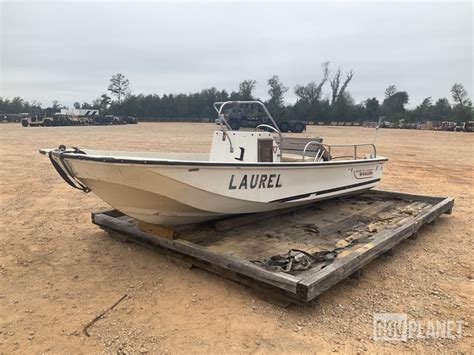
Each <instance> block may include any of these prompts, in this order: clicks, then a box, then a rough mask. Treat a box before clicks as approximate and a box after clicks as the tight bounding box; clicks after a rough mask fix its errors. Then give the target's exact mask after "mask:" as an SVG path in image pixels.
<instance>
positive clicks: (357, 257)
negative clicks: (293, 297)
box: [298, 198, 454, 301]
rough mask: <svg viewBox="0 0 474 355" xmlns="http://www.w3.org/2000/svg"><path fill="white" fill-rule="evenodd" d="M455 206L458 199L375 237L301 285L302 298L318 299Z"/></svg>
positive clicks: (446, 202) (443, 202) (434, 207)
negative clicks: (323, 293) (317, 297)
mask: <svg viewBox="0 0 474 355" xmlns="http://www.w3.org/2000/svg"><path fill="white" fill-rule="evenodd" d="M453 204H454V199H452V198H445V199H444V200H443V201H441V202H439V203H438V204H436V205H435V206H432V207H431V208H430V209H429V210H428V211H425V212H424V213H422V214H421V215H419V216H417V217H415V218H414V220H413V221H411V222H410V223H408V224H406V225H402V226H400V227H398V228H396V229H392V230H390V229H386V230H383V231H382V232H380V233H378V234H377V235H376V236H375V237H374V242H372V243H367V244H366V245H365V246H364V247H362V248H359V249H358V250H356V251H355V252H353V253H351V254H349V255H347V256H346V257H344V258H341V259H337V260H336V261H335V262H334V263H333V264H331V265H329V266H327V267H326V268H324V269H322V270H321V271H319V272H317V273H315V274H311V275H309V276H307V277H306V278H304V279H303V280H302V281H300V282H299V284H298V294H299V295H300V297H302V298H303V299H305V300H306V301H310V300H312V299H314V298H315V297H316V296H318V295H320V294H321V293H322V292H324V291H326V290H327V289H329V288H330V287H331V286H333V285H335V284H336V283H338V282H339V281H341V280H343V279H344V278H346V277H348V276H349V275H351V274H352V273H354V272H355V271H356V270H358V269H360V268H361V267H363V266H364V265H366V264H368V263H369V262H370V261H372V260H373V259H375V258H376V257H378V256H379V255H381V254H383V253H385V252H387V251H388V250H390V249H392V248H393V247H394V246H396V245H397V244H399V243H400V242H402V241H403V240H404V239H406V238H408V237H409V236H411V235H412V234H414V233H416V232H417V231H418V229H419V228H420V227H421V226H422V225H424V224H426V223H429V222H431V221H433V220H435V219H436V218H437V217H438V216H440V215H441V214H443V213H445V212H447V211H449V210H450V209H451V208H452V207H453Z"/></svg>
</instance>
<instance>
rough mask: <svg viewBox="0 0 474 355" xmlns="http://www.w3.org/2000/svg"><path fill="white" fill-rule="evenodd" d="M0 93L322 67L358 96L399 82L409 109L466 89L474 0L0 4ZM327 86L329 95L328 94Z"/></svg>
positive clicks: (43, 98) (298, 79)
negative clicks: (115, 79) (119, 77)
mask: <svg viewBox="0 0 474 355" xmlns="http://www.w3.org/2000/svg"><path fill="white" fill-rule="evenodd" d="M0 1H1V2H0V6H1V11H2V17H1V31H2V32H1V34H0V36H1V65H0V66H1V73H0V81H1V88H0V96H2V97H9V98H12V97H14V96H21V97H23V98H25V99H27V100H38V101H40V102H41V103H43V105H50V104H51V101H52V100H59V101H60V103H62V104H64V105H72V103H73V102H75V101H80V102H83V101H88V102H90V101H92V100H93V99H94V98H96V97H98V96H100V95H101V94H103V93H105V92H106V88H107V85H108V81H109V79H110V77H111V76H112V74H115V73H117V72H121V73H123V74H125V76H126V77H127V78H128V79H129V80H130V87H131V90H132V93H135V94H138V93H145V94H147V93H157V94H160V95H161V94H164V93H170V92H172V93H178V92H192V91H199V90H201V89H203V88H208V87H212V86H215V87H217V88H218V89H226V90H228V91H229V92H230V91H232V90H237V89H238V84H239V82H240V81H242V80H244V79H255V80H257V90H256V95H257V96H258V97H260V98H261V99H266V98H267V97H268V94H267V90H268V87H267V85H266V80H267V79H268V78H270V77H271V76H272V75H274V74H277V75H279V76H280V79H281V80H282V81H283V83H284V84H285V85H286V86H288V87H290V90H289V91H288V93H287V94H286V101H287V102H293V101H294V100H295V96H294V93H293V88H294V86H295V85H296V84H305V83H308V82H310V81H312V80H315V81H318V80H319V79H320V78H321V66H320V64H321V63H322V62H325V61H330V62H331V67H332V68H333V69H336V68H337V67H341V68H342V69H343V70H344V71H348V70H349V69H353V70H354V71H355V76H354V78H353V81H352V82H351V84H350V85H349V91H350V93H351V94H352V96H353V97H354V98H355V99H356V101H357V102H359V101H361V100H364V99H366V98H368V97H374V96H375V97H378V98H379V99H382V98H383V93H384V90H385V88H386V87H387V86H388V85H390V84H395V85H396V86H397V88H398V89H399V90H405V91H407V92H408V94H409V96H410V106H412V107H413V106H416V105H418V104H419V103H420V102H421V100H422V99H423V98H425V97H427V96H432V97H433V99H437V98H439V97H448V98H450V93H449V90H450V88H451V86H452V85H453V84H454V83H455V82H460V83H462V84H464V86H465V87H466V89H467V90H468V91H469V94H470V96H471V97H472V94H473V28H472V21H473V20H472V18H473V9H472V4H471V2H449V3H446V2H444V3H439V2H422V3H421V2H420V3H412V2H403V3H401V2H391V3H369V2H351V3H342V2H337V3H321V2H318V3H295V2H287V3H241V4H233V3H205V2H202V3H174V4H173V3H160V2H156V3H151V2H142V3H137V2H134V3H132V2H120V3H111V2H106V3H91V2H77V3H67V4H64V3H60V2H41V3H32V2H25V3H21V2H4V1H2V0H0ZM328 92H329V90H328V86H326V88H325V93H326V94H328Z"/></svg>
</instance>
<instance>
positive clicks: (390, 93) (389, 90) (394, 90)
mask: <svg viewBox="0 0 474 355" xmlns="http://www.w3.org/2000/svg"><path fill="white" fill-rule="evenodd" d="M397 91H398V90H397V87H396V86H395V85H390V86H389V87H388V88H386V89H385V99H390V98H391V97H392V96H393V95H395V94H396V93H397Z"/></svg>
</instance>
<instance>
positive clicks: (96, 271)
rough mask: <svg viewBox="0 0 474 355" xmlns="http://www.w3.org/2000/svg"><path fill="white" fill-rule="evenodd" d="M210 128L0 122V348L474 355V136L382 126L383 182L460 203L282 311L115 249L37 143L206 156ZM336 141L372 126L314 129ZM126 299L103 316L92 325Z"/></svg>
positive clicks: (123, 247) (88, 203)
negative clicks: (456, 330) (437, 329)
mask: <svg viewBox="0 0 474 355" xmlns="http://www.w3.org/2000/svg"><path fill="white" fill-rule="evenodd" d="M213 129H214V125H212V124H177V123H140V124H138V125H128V126H110V127H52V128H23V127H21V126H20V124H2V125H0V147H1V148H0V149H1V151H0V152H1V155H0V157H1V158H0V159H1V160H0V193H1V195H0V199H1V200H0V216H1V217H0V353H1V354H3V353H4V354H10V353H13V352H16V353H66V352H67V353H147V352H149V353H185V352H186V353H270V352H271V353H315V352H323V353H326V352H351V353H362V352H382V351H383V352H385V351H388V352H400V351H411V352H415V351H416V352H429V353H432V352H434V351H436V352H438V351H442V352H459V353H472V346H473V338H472V333H473V331H472V327H473V314H474V312H473V305H474V302H473V300H474V297H473V295H474V278H473V277H474V276H473V258H472V255H473V252H472V250H473V249H474V243H473V228H474V227H473V212H474V206H473V197H474V189H473V186H474V171H473V170H474V134H469V133H461V132H431V131H408V130H381V131H380V132H379V133H380V134H379V140H378V151H379V154H380V155H383V156H387V157H388V158H389V159H390V161H389V162H388V164H387V165H386V168H385V169H384V176H383V179H382V180H383V183H382V184H381V185H380V187H382V188H385V189H391V190H400V191H405V192H412V193H419V194H433V195H446V196H452V197H455V198H456V201H455V207H454V212H453V214H452V215H450V216H446V215H445V216H442V217H441V218H440V219H439V220H438V222H437V224H436V225H435V226H426V227H424V228H423V229H422V230H421V231H420V232H419V234H418V238H417V239H416V240H407V241H405V242H404V243H402V244H401V245H400V246H398V247H397V248H396V249H395V250H394V253H393V255H391V256H387V257H385V256H384V257H381V258H379V259H377V260H376V261H374V262H372V263H371V264H369V265H368V266H367V267H365V268H364V274H363V276H362V278H361V279H360V280H357V281H356V280H352V279H348V280H346V281H343V282H341V283H339V284H338V285H337V286H335V287H333V288H332V289H330V290H329V291H327V292H326V293H324V294H323V295H322V296H320V298H319V300H318V302H317V303H316V304H315V305H314V306H312V307H302V306H290V307H287V308H283V307H281V306H278V305H275V304H273V303H269V302H267V301H265V300H263V299H261V298H259V297H258V296H257V295H256V294H255V293H254V292H252V291H251V290H249V289H248V288H246V287H244V286H242V285H239V284H237V283H235V282H232V281H228V280H226V279H223V278H221V277H219V276H215V275H212V274H210V273H208V272H206V271H202V270H199V269H195V268H193V269H190V270H188V269H186V268H183V267H181V266H178V265H176V264H174V263H172V262H170V261H169V260H168V259H167V258H166V257H165V256H163V255H160V254H158V253H156V252H153V251H150V250H147V249H144V248H142V247H139V246H135V245H131V244H128V243H127V244H123V243H119V242H117V241H115V240H113V239H112V238H110V237H109V236H108V235H107V234H106V233H105V232H103V231H101V230H100V229H99V228H98V227H97V226H94V225H93V224H92V223H91V221H90V212H91V211H97V210H101V209H105V208H107V205H106V204H105V203H104V202H102V201H101V200H99V199H98V198H97V197H95V196H94V195H93V194H87V195H86V194H84V193H82V192H79V191H77V190H73V189H71V188H70V187H69V186H68V185H67V184H66V183H64V181H63V180H62V179H61V178H60V177H59V176H58V174H57V173H56V172H55V171H54V170H53V168H52V166H51V165H50V163H49V161H48V159H47V158H46V157H44V156H40V155H39V154H38V149H39V148H48V147H51V148H52V147H57V146H58V145H60V144H65V145H67V146H77V147H85V148H86V147H87V148H102V149H115V150H117V149H123V150H150V151H151V150H161V151H188V150H194V151H199V152H205V151H207V150H208V149H209V147H210V139H211V132H212V130H213ZM306 134H308V135H320V136H322V137H324V138H325V141H326V142H328V143H342V142H354V143H356V142H359V143H362V142H367V141H370V140H371V139H372V136H373V130H372V129H367V128H355V127H354V128H349V127H309V130H308V132H307V133H306ZM124 294H128V295H129V297H128V298H126V299H125V300H124V301H123V302H121V303H120V304H119V305H118V306H117V307H116V308H115V309H114V310H112V311H110V312H109V313H107V314H106V316H105V318H104V319H101V320H99V321H98V322H96V323H95V324H94V325H93V326H92V327H91V328H90V330H89V332H90V335H91V336H90V337H87V336H85V335H84V333H83V332H82V329H83V327H84V326H85V324H87V322H89V321H90V320H91V319H93V318H94V317H95V315H97V314H98V313H100V312H101V311H103V310H105V309H106V308H107V307H110V306H111V305H112V304H114V302H116V301H117V300H118V299H120V298H121V297H122V296H123V295H124ZM377 312H393V313H406V314H407V315H408V317H409V318H410V319H414V320H417V321H420V322H422V321H428V320H433V321H437V320H438V321H444V320H453V321H458V320H462V321H463V322H464V324H463V326H462V337H461V338H459V339H454V340H452V339H424V340H423V339H414V340H409V341H407V342H391V343H389V342H380V341H374V340H373V314H374V313H377Z"/></svg>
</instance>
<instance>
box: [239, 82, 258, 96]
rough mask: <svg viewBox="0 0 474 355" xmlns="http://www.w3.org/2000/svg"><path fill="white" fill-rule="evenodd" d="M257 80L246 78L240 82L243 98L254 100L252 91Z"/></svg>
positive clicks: (240, 94) (240, 93)
mask: <svg viewBox="0 0 474 355" xmlns="http://www.w3.org/2000/svg"><path fill="white" fill-rule="evenodd" d="M255 84H257V81H256V80H244V81H242V82H241V83H240V84H239V96H240V99H241V100H253V96H252V92H253V90H254V89H255Z"/></svg>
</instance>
